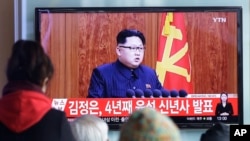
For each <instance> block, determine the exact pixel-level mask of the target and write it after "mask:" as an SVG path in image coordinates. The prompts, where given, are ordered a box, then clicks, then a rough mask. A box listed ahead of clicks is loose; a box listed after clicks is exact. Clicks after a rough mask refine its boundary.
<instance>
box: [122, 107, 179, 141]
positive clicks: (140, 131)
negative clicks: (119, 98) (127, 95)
mask: <svg viewBox="0 0 250 141" xmlns="http://www.w3.org/2000/svg"><path fill="white" fill-rule="evenodd" d="M119 141H180V131H179V128H178V127H177V126H176V124H175V123H174V122H173V121H172V120H171V119H170V118H169V117H168V116H166V115H163V114H161V113H160V112H159V111H156V110H155V109H152V108H143V109H139V110H136V111H135V112H133V113H132V115H130V117H129V120H128V121H127V122H126V123H124V124H123V125H122V128H121V132H120V138H119Z"/></svg>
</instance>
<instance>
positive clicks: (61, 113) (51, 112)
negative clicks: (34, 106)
mask: <svg viewBox="0 0 250 141" xmlns="http://www.w3.org/2000/svg"><path fill="white" fill-rule="evenodd" d="M45 116H48V117H56V118H59V117H66V114H65V112H64V111H61V110H57V109H54V108H52V109H50V110H49V111H48V113H47V114H46V115H45Z"/></svg>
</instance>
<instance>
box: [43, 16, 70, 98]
mask: <svg viewBox="0 0 250 141" xmlns="http://www.w3.org/2000/svg"><path fill="white" fill-rule="evenodd" d="M43 16H44V17H43V18H42V19H46V20H45V21H46V22H45V23H44V26H41V35H42V40H41V41H42V43H43V42H46V43H44V44H46V45H47V46H45V48H46V50H47V52H48V54H49V56H50V57H51V60H52V62H53V64H54V69H55V74H54V76H53V78H52V80H51V82H50V85H49V87H48V90H47V94H48V96H49V97H66V94H65V87H66V85H65V67H66V66H65V61H66V58H65V55H66V52H65V45H66V42H65V39H66V36H65V35H66V34H65V28H66V26H65V24H66V23H65V14H45V15H43ZM47 35H49V36H48V38H49V39H48V38H43V37H45V36H47Z"/></svg>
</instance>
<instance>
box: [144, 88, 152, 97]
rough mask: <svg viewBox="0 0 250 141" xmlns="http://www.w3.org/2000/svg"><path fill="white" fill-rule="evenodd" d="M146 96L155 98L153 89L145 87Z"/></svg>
mask: <svg viewBox="0 0 250 141" xmlns="http://www.w3.org/2000/svg"><path fill="white" fill-rule="evenodd" d="M144 96H145V97H149V98H153V92H152V90H151V89H145V90H144Z"/></svg>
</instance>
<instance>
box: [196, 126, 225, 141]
mask: <svg viewBox="0 0 250 141" xmlns="http://www.w3.org/2000/svg"><path fill="white" fill-rule="evenodd" d="M229 128H230V127H229V126H228V125H226V124H224V123H216V124H215V125H214V126H213V127H211V128H209V129H208V130H207V131H206V132H205V133H203V134H202V135H201V138H200V141H229V140H230V139H229V138H230V131H229Z"/></svg>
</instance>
